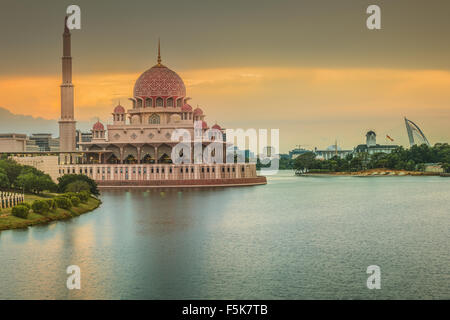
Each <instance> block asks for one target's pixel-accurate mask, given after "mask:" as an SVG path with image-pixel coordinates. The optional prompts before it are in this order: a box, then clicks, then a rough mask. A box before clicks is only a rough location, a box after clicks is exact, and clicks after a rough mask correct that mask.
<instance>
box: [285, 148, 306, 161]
mask: <svg viewBox="0 0 450 320" xmlns="http://www.w3.org/2000/svg"><path fill="white" fill-rule="evenodd" d="M307 152H311V151H309V150H306V149H303V148H296V149H293V150H291V151H289V159H295V158H297V157H298V156H299V155H302V154H304V153H307Z"/></svg>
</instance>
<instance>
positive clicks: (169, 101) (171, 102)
mask: <svg viewBox="0 0 450 320" xmlns="http://www.w3.org/2000/svg"><path fill="white" fill-rule="evenodd" d="M167 106H168V107H173V98H169V99H167Z"/></svg>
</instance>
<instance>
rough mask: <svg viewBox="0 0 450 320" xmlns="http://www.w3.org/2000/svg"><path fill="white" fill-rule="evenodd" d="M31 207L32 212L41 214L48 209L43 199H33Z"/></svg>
mask: <svg viewBox="0 0 450 320" xmlns="http://www.w3.org/2000/svg"><path fill="white" fill-rule="evenodd" d="M31 209H33V212H36V213H40V214H43V213H47V212H48V211H49V210H50V206H49V205H48V203H47V201H45V200H34V201H33V204H32V205H31Z"/></svg>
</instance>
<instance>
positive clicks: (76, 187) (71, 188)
mask: <svg viewBox="0 0 450 320" xmlns="http://www.w3.org/2000/svg"><path fill="white" fill-rule="evenodd" d="M90 190H91V186H90V185H89V183H87V182H86V181H81V180H76V181H74V182H71V183H69V184H68V185H67V186H66V189H65V190H64V191H65V192H80V191H90Z"/></svg>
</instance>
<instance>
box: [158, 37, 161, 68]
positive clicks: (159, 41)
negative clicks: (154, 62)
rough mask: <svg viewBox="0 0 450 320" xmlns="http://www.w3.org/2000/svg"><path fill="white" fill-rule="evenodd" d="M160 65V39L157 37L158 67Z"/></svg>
mask: <svg viewBox="0 0 450 320" xmlns="http://www.w3.org/2000/svg"><path fill="white" fill-rule="evenodd" d="M160 66H161V44H160V40H159V38H158V67H160Z"/></svg>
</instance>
